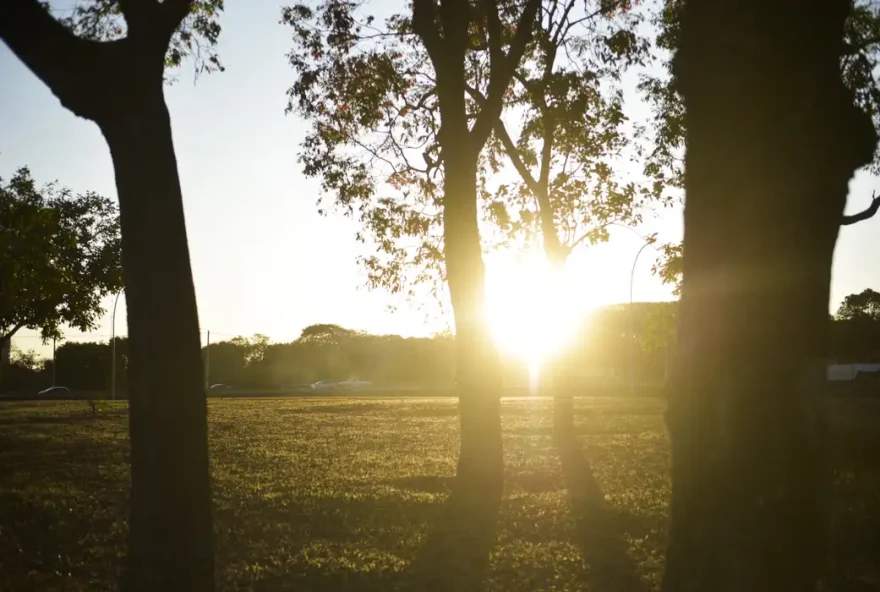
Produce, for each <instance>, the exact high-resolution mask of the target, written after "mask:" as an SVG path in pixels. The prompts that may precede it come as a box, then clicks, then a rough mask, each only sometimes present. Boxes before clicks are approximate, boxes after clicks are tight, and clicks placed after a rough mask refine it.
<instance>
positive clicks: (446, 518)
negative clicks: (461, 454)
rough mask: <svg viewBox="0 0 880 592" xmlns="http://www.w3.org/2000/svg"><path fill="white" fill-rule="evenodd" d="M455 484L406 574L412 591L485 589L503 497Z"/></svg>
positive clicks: (407, 587)
mask: <svg viewBox="0 0 880 592" xmlns="http://www.w3.org/2000/svg"><path fill="white" fill-rule="evenodd" d="M459 485H460V484H459V483H457V482H455V483H453V487H452V492H451V493H450V495H449V497H448V498H447V499H446V502H445V503H444V505H443V508H442V509H441V511H440V516H439V519H438V521H437V522H436V523H435V524H434V525H433V527H432V528H431V530H430V531H429V532H428V537H427V540H426V541H425V543H424V545H423V546H422V548H421V549H420V550H419V552H418V554H417V555H416V558H415V559H414V560H413V562H412V564H411V565H410V570H409V572H408V573H407V574H406V575H405V579H404V583H405V585H406V589H408V590H431V591H435V590H438V591H439V590H450V591H451V590H455V591H462V592H469V591H477V590H482V588H483V582H484V580H485V577H486V573H487V571H488V568H489V551H490V550H491V548H492V544H493V543H494V542H495V531H496V528H497V526H498V512H499V507H500V503H501V499H500V496H499V495H497V494H494V493H483V492H475V491H473V490H472V489H470V488H465V487H460V486H459Z"/></svg>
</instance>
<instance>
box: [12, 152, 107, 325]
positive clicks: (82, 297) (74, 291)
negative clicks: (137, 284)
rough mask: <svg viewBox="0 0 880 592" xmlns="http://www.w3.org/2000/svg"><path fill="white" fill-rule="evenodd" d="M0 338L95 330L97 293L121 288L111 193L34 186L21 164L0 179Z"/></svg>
mask: <svg viewBox="0 0 880 592" xmlns="http://www.w3.org/2000/svg"><path fill="white" fill-rule="evenodd" d="M0 230H2V233H0V285H2V286H3V290H2V293H0V299H2V301H0V340H3V339H6V340H8V339H11V338H12V336H13V335H15V334H16V332H18V331H19V330H20V329H24V328H27V329H33V330H38V331H40V333H41V334H42V336H43V339H44V340H47V339H52V338H60V337H61V330H60V329H61V325H71V326H73V327H76V328H77V329H79V330H81V331H89V330H91V329H94V328H95V322H96V320H97V319H98V318H99V317H100V316H101V315H102V314H103V313H104V309H103V308H102V307H101V298H103V297H104V296H106V295H107V294H109V293H113V292H116V291H118V290H119V289H120V288H121V287H122V269H121V245H120V239H119V216H118V214H117V212H116V207H115V206H114V205H113V202H111V201H110V200H109V199H107V198H105V197H101V196H99V195H97V194H95V193H85V194H80V195H76V196H73V195H72V194H71V193H70V191H68V190H66V189H65V190H60V191H57V190H56V189H55V187H54V186H53V185H49V186H47V187H45V188H43V189H42V190H40V189H38V188H37V187H36V185H35V183H34V180H33V178H32V177H31V174H30V171H29V170H28V169H27V168H21V169H19V170H18V171H17V172H16V173H15V174H14V175H13V176H12V178H11V179H10V180H9V182H8V183H7V184H5V185H4V184H3V180H2V179H0Z"/></svg>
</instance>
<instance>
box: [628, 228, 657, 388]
mask: <svg viewBox="0 0 880 592" xmlns="http://www.w3.org/2000/svg"><path fill="white" fill-rule="evenodd" d="M653 243H654V241H652V240H645V244H643V245H642V246H641V248H640V249H639V250H638V252H637V253H636V256H635V259H633V264H632V270H631V271H630V274H629V331H630V341H629V394H630V396H635V394H636V370H635V367H636V363H635V348H634V344H633V341H635V334H636V329H635V321H634V320H633V317H634V310H633V284H634V283H635V280H636V264H637V263H638V262H639V257H640V256H641V255H642V251H644V250H645V247H651V248H654V244H653Z"/></svg>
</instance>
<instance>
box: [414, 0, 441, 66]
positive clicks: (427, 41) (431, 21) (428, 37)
mask: <svg viewBox="0 0 880 592" xmlns="http://www.w3.org/2000/svg"><path fill="white" fill-rule="evenodd" d="M412 27H413V31H415V32H416V35H418V36H419V38H420V39H421V40H422V43H423V44H424V46H425V50H427V52H428V56H429V57H430V58H431V61H432V62H433V63H434V65H435V66H437V65H439V64H440V63H441V60H442V59H443V47H442V41H441V39H440V34H439V33H438V32H437V28H436V27H437V17H436V15H435V13H434V0H413V17H412Z"/></svg>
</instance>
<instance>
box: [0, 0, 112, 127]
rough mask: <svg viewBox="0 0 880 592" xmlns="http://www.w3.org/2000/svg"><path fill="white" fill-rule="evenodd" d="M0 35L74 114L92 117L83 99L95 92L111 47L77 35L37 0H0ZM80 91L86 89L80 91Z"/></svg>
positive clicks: (85, 100) (87, 103)
mask: <svg viewBox="0 0 880 592" xmlns="http://www.w3.org/2000/svg"><path fill="white" fill-rule="evenodd" d="M0 39H3V41H4V42H5V43H6V45H8V46H9V49H10V50H12V53H14V54H15V55H16V56H17V57H18V59H20V60H21V61H22V63H23V64H24V65H25V66H27V67H28V69H29V70H30V71H31V72H33V73H34V75H35V76H36V77H37V78H39V79H40V80H41V81H42V82H43V83H44V84H45V85H46V86H48V87H49V90H51V91H52V94H54V95H55V96H56V97H57V98H58V100H59V101H61V104H62V105H64V107H66V108H67V109H69V110H70V111H72V112H73V113H74V114H75V115H78V116H79V117H84V118H87V119H93V117H92V113H91V111H92V110H91V109H90V105H89V101H88V100H87V99H88V97H90V96H92V95H94V94H95V93H97V92H100V90H98V89H96V88H95V85H96V84H97V85H99V86H103V85H104V84H106V83H104V84H100V76H99V75H98V74H97V72H98V71H100V70H101V62H103V61H104V60H106V58H107V54H108V52H109V51H110V49H111V47H113V46H115V45H116V44H118V43H120V42H119V41H116V42H109V43H98V42H95V41H88V40H85V39H81V38H79V37H77V36H76V35H74V34H73V33H71V32H70V31H69V30H67V29H66V28H65V27H64V26H63V25H62V24H61V23H59V22H58V21H56V20H55V19H54V18H53V17H52V15H51V14H49V11H48V10H47V9H46V8H44V7H43V6H42V5H41V4H40V3H39V2H38V1H37V0H3V1H2V2H0ZM83 89H85V90H83Z"/></svg>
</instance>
